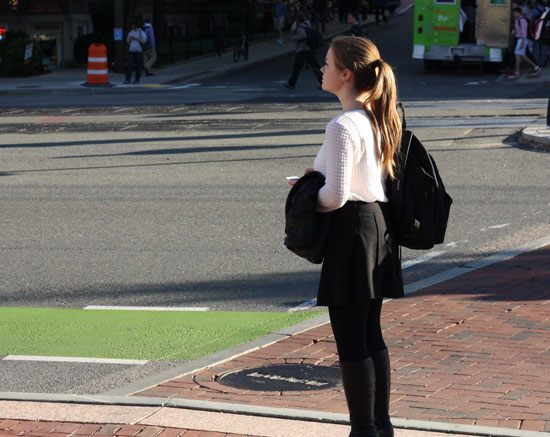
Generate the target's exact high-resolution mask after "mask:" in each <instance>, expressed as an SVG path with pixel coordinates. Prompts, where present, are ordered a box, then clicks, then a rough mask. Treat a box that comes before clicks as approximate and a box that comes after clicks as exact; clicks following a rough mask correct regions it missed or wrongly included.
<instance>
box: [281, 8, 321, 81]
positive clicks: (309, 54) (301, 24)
mask: <svg viewBox="0 0 550 437" xmlns="http://www.w3.org/2000/svg"><path fill="white" fill-rule="evenodd" d="M310 27H311V25H310V24H309V23H308V22H306V18H305V16H304V14H302V13H301V12H300V13H298V17H297V18H296V21H295V22H294V24H293V25H292V27H291V29H290V30H291V31H292V32H293V34H292V40H293V41H294V42H295V44H296V54H295V55H294V64H293V66H292V73H291V75H290V79H288V81H287V82H285V84H284V86H285V87H286V88H288V89H291V90H293V89H294V88H295V86H296V81H297V80H298V76H299V75H300V72H301V71H302V68H303V67H304V64H305V63H306V62H307V64H308V66H309V67H310V68H311V71H313V74H315V77H316V78H317V82H319V89H320V88H321V81H322V78H323V76H322V74H321V67H320V65H319V62H318V61H317V57H316V56H315V50H313V49H312V48H311V47H310V46H309V45H308V43H307V30H308V28H310Z"/></svg>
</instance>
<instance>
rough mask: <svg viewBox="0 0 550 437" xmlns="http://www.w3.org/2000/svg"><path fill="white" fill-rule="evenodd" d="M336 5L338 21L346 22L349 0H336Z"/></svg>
mask: <svg viewBox="0 0 550 437" xmlns="http://www.w3.org/2000/svg"><path fill="white" fill-rule="evenodd" d="M336 7H337V8H338V21H339V22H340V23H347V19H348V11H349V0H336Z"/></svg>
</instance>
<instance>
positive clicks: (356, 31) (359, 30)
mask: <svg viewBox="0 0 550 437" xmlns="http://www.w3.org/2000/svg"><path fill="white" fill-rule="evenodd" d="M348 23H349V24H351V27H350V28H349V33H350V35H353V36H366V34H364V33H363V27H362V26H361V23H360V22H359V21H358V19H357V17H356V16H355V15H353V14H348Z"/></svg>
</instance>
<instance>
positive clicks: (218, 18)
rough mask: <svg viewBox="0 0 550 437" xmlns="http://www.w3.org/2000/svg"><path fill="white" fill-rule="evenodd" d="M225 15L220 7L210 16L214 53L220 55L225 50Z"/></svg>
mask: <svg viewBox="0 0 550 437" xmlns="http://www.w3.org/2000/svg"><path fill="white" fill-rule="evenodd" d="M227 27H228V25H227V16H226V15H225V12H223V11H222V10H221V9H219V8H218V9H216V10H215V11H214V13H213V14H212V17H211V18H210V32H211V33H212V36H213V37H214V47H215V49H216V54H217V55H218V56H219V57H221V56H222V53H223V51H224V50H225V32H226V31H227Z"/></svg>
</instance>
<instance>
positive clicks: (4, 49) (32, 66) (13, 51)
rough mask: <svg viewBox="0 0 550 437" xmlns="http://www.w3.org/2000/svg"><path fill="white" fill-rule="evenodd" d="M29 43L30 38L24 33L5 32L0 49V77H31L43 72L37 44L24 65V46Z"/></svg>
mask: <svg viewBox="0 0 550 437" xmlns="http://www.w3.org/2000/svg"><path fill="white" fill-rule="evenodd" d="M30 42H31V38H30V36H29V35H28V34H27V33H26V32H24V31H21V30H20V31H9V32H6V35H5V37H4V39H3V40H2V43H1V48H0V50H1V53H2V63H1V64H0V76H12V77H14V76H31V75H33V74H40V73H42V72H43V68H42V52H41V51H40V48H39V47H38V45H37V44H34V46H33V51H32V59H31V61H30V63H28V64H27V65H25V60H24V58H25V46H26V45H27V44H29V43H30Z"/></svg>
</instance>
